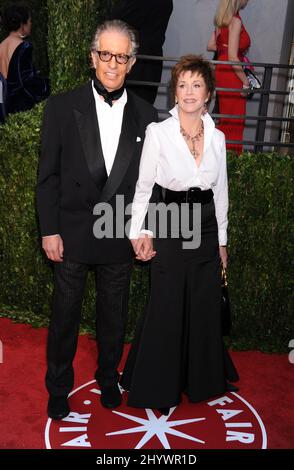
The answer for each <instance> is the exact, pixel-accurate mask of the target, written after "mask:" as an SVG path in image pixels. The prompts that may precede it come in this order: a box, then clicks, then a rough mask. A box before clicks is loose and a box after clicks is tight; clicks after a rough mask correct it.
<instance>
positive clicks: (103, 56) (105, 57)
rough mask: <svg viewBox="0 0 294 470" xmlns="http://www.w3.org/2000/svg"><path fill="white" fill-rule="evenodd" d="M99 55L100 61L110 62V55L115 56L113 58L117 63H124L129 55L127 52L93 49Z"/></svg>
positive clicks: (128, 58)
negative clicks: (115, 52)
mask: <svg viewBox="0 0 294 470" xmlns="http://www.w3.org/2000/svg"><path fill="white" fill-rule="evenodd" d="M95 52H96V53H97V54H98V55H99V59H100V60H102V62H110V61H111V59H112V57H115V60H116V62H117V63H118V64H126V63H127V62H128V61H129V60H130V58H131V56H130V55H127V54H111V52H108V51H95Z"/></svg>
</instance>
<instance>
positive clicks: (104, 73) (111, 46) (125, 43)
mask: <svg viewBox="0 0 294 470" xmlns="http://www.w3.org/2000/svg"><path fill="white" fill-rule="evenodd" d="M97 50H99V51H108V52H110V53H111V54H126V55H130V51H131V43H130V40H129V38H128V36H126V35H125V34H123V33H121V32H119V31H104V32H103V33H102V34H101V35H100V38H99V44H98V45H97ZM91 56H92V60H93V65H94V67H95V69H96V77H97V78H98V80H100V82H101V83H102V84H103V85H104V86H105V88H106V89H107V90H108V91H114V90H118V89H119V88H121V86H122V85H123V83H124V81H125V77H126V74H127V73H128V72H129V71H130V70H131V68H132V66H133V64H134V63H135V61H136V59H135V58H134V57H131V58H130V59H129V61H128V62H127V63H126V64H118V63H117V62H116V59H115V57H112V58H111V60H110V61H109V62H103V61H102V60H101V59H99V55H98V54H97V53H96V52H94V51H93V52H92V53H91Z"/></svg>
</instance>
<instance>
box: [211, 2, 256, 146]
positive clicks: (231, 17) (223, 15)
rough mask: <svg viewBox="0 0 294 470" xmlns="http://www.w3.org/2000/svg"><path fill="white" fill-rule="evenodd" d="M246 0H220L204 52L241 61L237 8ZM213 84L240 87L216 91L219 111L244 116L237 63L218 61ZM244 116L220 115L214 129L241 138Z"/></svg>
mask: <svg viewBox="0 0 294 470" xmlns="http://www.w3.org/2000/svg"><path fill="white" fill-rule="evenodd" d="M247 3H248V0H220V1H219V4H218V7H217V10H216V14H215V18H214V24H215V30H214V31H213V33H212V35H211V37H210V39H209V42H208V45H207V50H208V51H217V57H218V60H219V61H222V60H223V61H226V60H230V61H233V62H242V61H243V57H244V54H245V53H246V51H247V50H248V48H249V47H250V37H249V34H248V33H247V31H246V29H245V27H244V25H243V22H242V18H241V17H240V10H242V9H243V8H245V7H246V5H247ZM215 78H216V87H221V88H236V89H243V92H241V93H240V92H231V91H230V92H228V91H219V92H218V100H219V112H220V114H231V115H245V114H246V96H247V93H248V91H249V90H250V87H249V82H248V78H247V77H246V75H245V73H244V71H243V68H242V66H241V65H224V64H218V65H217V66H216V70H215ZM244 126H245V119H244V118H241V119H229V118H221V119H220V120H219V124H218V128H219V129H220V130H221V131H222V132H223V133H224V134H225V136H226V140H238V141H241V140H243V132H244ZM227 148H228V149H230V150H234V151H236V152H237V153H241V152H242V150H243V147H242V145H241V144H227Z"/></svg>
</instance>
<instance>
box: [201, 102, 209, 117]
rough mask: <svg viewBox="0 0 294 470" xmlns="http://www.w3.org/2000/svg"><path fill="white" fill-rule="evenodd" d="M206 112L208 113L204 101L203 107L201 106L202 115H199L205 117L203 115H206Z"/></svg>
mask: <svg viewBox="0 0 294 470" xmlns="http://www.w3.org/2000/svg"><path fill="white" fill-rule="evenodd" d="M207 112H208V111H207V104H206V101H205V103H204V105H203V111H202V113H201V114H202V116H205V114H206V113H207Z"/></svg>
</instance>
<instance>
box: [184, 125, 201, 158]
mask: <svg viewBox="0 0 294 470" xmlns="http://www.w3.org/2000/svg"><path fill="white" fill-rule="evenodd" d="M180 131H181V134H182V136H183V137H184V139H185V140H186V142H187V143H188V147H189V142H190V141H191V143H192V150H191V149H190V147H189V150H190V152H191V153H192V155H193V157H194V158H197V157H199V155H200V152H198V150H196V148H195V142H199V140H200V139H201V137H202V136H203V134H204V126H203V121H201V125H200V130H199V131H198V132H197V134H195V135H193V136H191V135H190V134H188V132H186V131H185V129H184V128H183V127H182V126H180Z"/></svg>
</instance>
